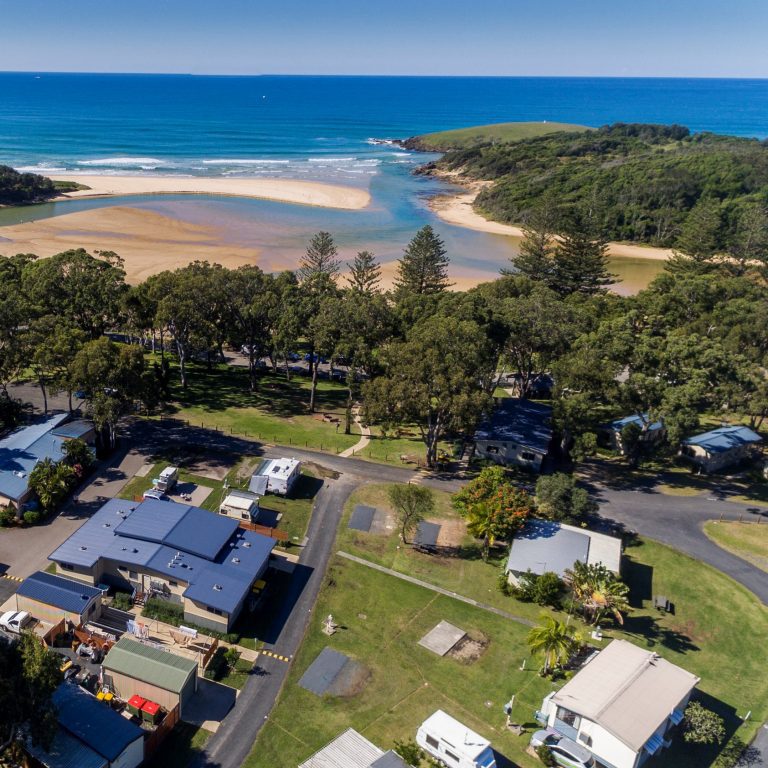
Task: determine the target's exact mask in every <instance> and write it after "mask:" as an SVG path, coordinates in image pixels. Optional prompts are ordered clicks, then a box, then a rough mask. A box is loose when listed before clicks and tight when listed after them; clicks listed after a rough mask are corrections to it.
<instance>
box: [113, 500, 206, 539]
mask: <svg viewBox="0 0 768 768" xmlns="http://www.w3.org/2000/svg"><path fill="white" fill-rule="evenodd" d="M190 509H191V507H190V506H189V505H188V504H177V503H176V502H173V501H161V500H160V499H145V500H144V501H142V502H141V503H140V504H139V505H138V506H137V507H136V509H135V510H134V511H133V513H132V514H131V515H129V516H128V517H127V518H126V519H125V520H124V521H123V522H122V523H121V524H120V525H119V526H118V527H117V528H116V529H115V533H116V534H117V535H118V536H126V537H129V538H132V539H143V540H144V541H154V542H155V543H156V544H162V543H163V542H164V541H165V538H166V537H167V536H168V534H169V533H170V532H171V531H172V530H173V529H174V526H176V525H177V524H178V522H179V521H180V520H181V519H182V518H183V517H184V515H186V514H187V512H188V511H189V510H190Z"/></svg>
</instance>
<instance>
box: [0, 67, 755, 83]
mask: <svg viewBox="0 0 768 768" xmlns="http://www.w3.org/2000/svg"><path fill="white" fill-rule="evenodd" d="M0 75H33V76H39V75H54V76H55V75H64V76H68V77H72V76H78V77H79V76H82V77H90V76H95V77H105V76H106V77H159V78H162V77H178V78H205V77H210V78H231V79H258V78H266V77H271V78H285V79H292V78H302V79H308V78H312V79H316V80H321V79H326V78H334V79H336V78H346V79H350V80H352V79H368V80H373V79H378V80H413V79H422V80H639V81H641V80H647V81H659V80H667V81H681V80H682V81H691V80H700V81H706V82H738V81H749V82H768V74H766V75H764V76H755V75H553V74H548V75H530V74H529V75H467V74H377V73H372V74H365V73H362V74H361V73H324V74H310V73H301V72H292V73H291V72H255V73H227V72H118V71H115V72H108V71H107V72H105V71H96V70H94V71H69V70H25V69H18V70H17V69H0Z"/></svg>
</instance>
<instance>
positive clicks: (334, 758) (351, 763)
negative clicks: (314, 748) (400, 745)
mask: <svg viewBox="0 0 768 768" xmlns="http://www.w3.org/2000/svg"><path fill="white" fill-rule="evenodd" d="M383 754H384V753H383V752H382V751H381V750H380V749H379V748H378V747H377V746H376V745H375V744H372V743H371V742H370V741H368V739H366V738H365V736H362V735H361V734H359V733H358V732H357V731H355V730H354V729H352V728H348V729H347V730H346V731H344V733H342V734H340V735H339V736H337V737H336V738H335V739H334V740H333V741H332V742H331V743H330V744H327V745H326V746H325V747H323V748H322V749H321V750H319V751H318V752H315V754H314V755H312V757H310V758H309V760H307V761H305V762H303V763H302V764H301V765H300V766H299V768H370V766H371V765H372V764H373V762H374V760H377V759H378V758H380V757H381V756H382V755H383Z"/></svg>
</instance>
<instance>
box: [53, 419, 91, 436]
mask: <svg viewBox="0 0 768 768" xmlns="http://www.w3.org/2000/svg"><path fill="white" fill-rule="evenodd" d="M92 431H93V424H91V422H89V421H82V420H80V419H76V420H75V421H68V422H67V423H66V424H62V425H61V426H59V427H56V429H54V430H53V434H54V435H57V436H58V437H67V438H70V439H75V438H81V437H83V435H87V434H88V433H89V432H92Z"/></svg>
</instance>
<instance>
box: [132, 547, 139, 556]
mask: <svg viewBox="0 0 768 768" xmlns="http://www.w3.org/2000/svg"><path fill="white" fill-rule="evenodd" d="M131 552H133V554H134V555H138V554H139V550H138V549H136V547H134V548H133V549H132V550H131Z"/></svg>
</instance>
